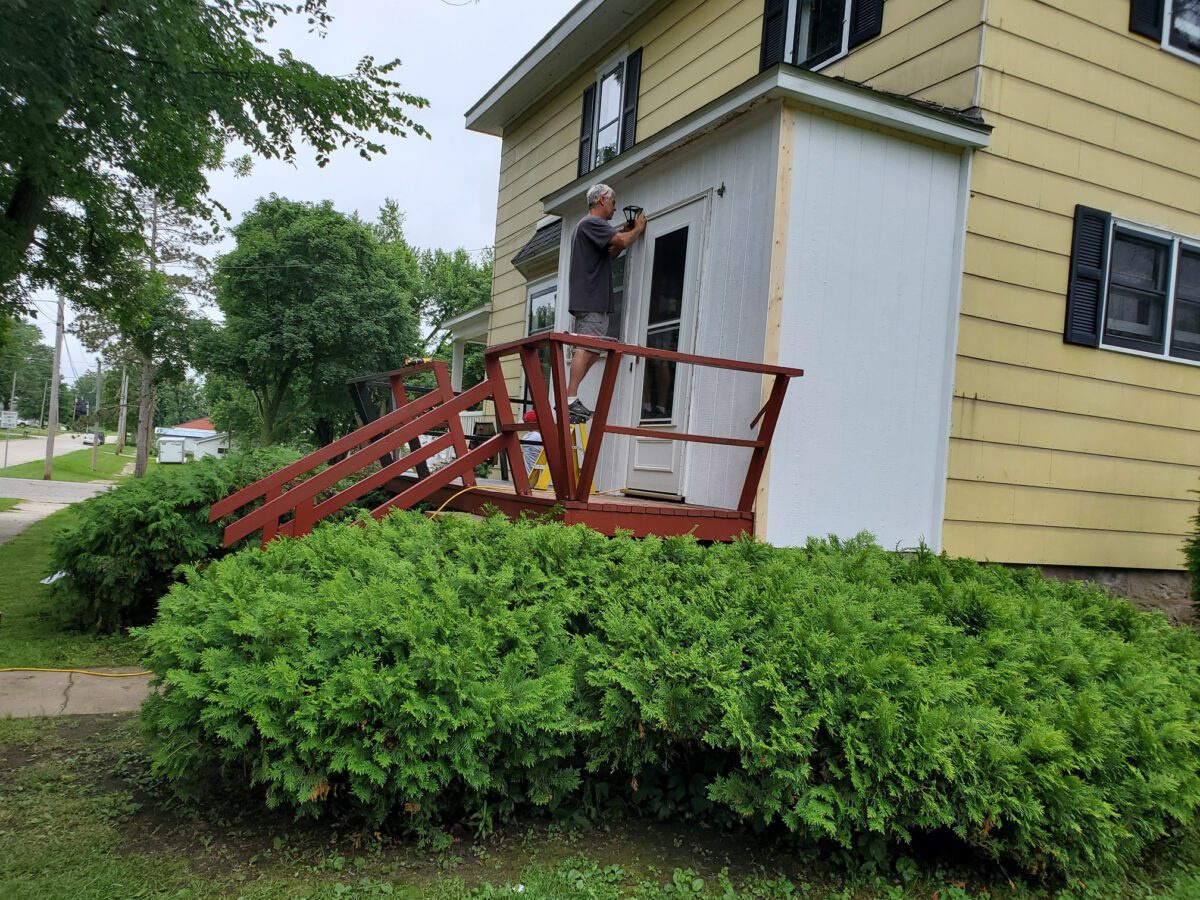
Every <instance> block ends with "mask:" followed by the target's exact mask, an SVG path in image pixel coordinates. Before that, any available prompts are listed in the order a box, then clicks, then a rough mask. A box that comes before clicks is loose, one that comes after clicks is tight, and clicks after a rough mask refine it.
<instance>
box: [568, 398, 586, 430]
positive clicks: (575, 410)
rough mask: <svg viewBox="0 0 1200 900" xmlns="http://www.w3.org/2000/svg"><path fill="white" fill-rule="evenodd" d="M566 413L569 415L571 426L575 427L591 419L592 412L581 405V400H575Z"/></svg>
mask: <svg viewBox="0 0 1200 900" xmlns="http://www.w3.org/2000/svg"><path fill="white" fill-rule="evenodd" d="M567 412H568V413H569V414H570V417H571V424H572V425H576V424H578V423H579V422H586V421H587V420H588V419H590V418H591V417H592V411H591V410H590V409H588V408H587V407H586V406H584V405H583V401H582V400H576V401H575V402H574V403H572V404H571V405H570V406H568V407H567Z"/></svg>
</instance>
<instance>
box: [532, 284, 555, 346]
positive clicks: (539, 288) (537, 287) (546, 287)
mask: <svg viewBox="0 0 1200 900" xmlns="http://www.w3.org/2000/svg"><path fill="white" fill-rule="evenodd" d="M551 290H553V291H555V292H556V296H555V298H554V322H553V323H552V324H551V325H550V327H548V328H539V329H538V330H537V331H530V330H529V319H530V314H531V313H532V312H533V298H534V297H540V296H542V295H543V294H547V293H549V292H550V291H551ZM557 291H558V273H555V274H553V275H547V276H546V277H545V278H539V279H538V280H537V281H531V282H529V284H527V285H526V286H525V336H526V337H529V336H530V335H531V334H542V333H543V332H546V331H554V329H555V328H557V327H558V317H559V302H558V301H559V297H558V296H557Z"/></svg>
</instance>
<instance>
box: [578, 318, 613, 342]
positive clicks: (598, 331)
mask: <svg viewBox="0 0 1200 900" xmlns="http://www.w3.org/2000/svg"><path fill="white" fill-rule="evenodd" d="M573 331H574V333H575V334H586V335H588V336H589V337H598V338H602V337H608V313H603V312H584V313H577V314H576V316H575V328H574V329H573Z"/></svg>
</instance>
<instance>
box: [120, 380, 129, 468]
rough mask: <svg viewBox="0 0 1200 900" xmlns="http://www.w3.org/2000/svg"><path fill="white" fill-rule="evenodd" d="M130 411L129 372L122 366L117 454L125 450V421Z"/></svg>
mask: <svg viewBox="0 0 1200 900" xmlns="http://www.w3.org/2000/svg"><path fill="white" fill-rule="evenodd" d="M128 412H129V372H127V371H126V369H125V367H124V366H121V411H120V413H118V415H117V456H120V455H121V454H122V453H124V452H125V422H126V416H127V414H128Z"/></svg>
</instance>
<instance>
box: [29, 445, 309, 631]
mask: <svg viewBox="0 0 1200 900" xmlns="http://www.w3.org/2000/svg"><path fill="white" fill-rule="evenodd" d="M298 458H299V454H298V453H296V451H294V450H289V449H286V448H281V447H271V448H266V449H261V450H253V451H250V452H245V453H230V454H228V455H226V456H223V457H219V458H218V457H208V458H206V459H202V460H199V461H197V462H190V463H187V464H186V465H176V466H163V465H157V466H155V467H154V468H152V469H151V470H150V471H149V472H148V473H147V475H146V477H145V478H126V479H125V480H124V481H122V482H121V483H120V484H119V485H118V486H117V487H115V488H113V489H112V490H110V491H106V492H105V493H103V494H97V495H96V496H95V497H92V498H91V499H89V500H87V501H85V502H84V503H81V504H78V505H77V506H76V507H75V508H76V509H77V510H79V512H80V516H79V523H78V525H76V526H75V527H74V528H71V529H68V530H66V531H63V532H61V533H60V534H59V535H58V536H57V537H56V538H55V539H54V545H53V548H52V553H53V556H52V558H51V566H52V569H51V571H54V572H65V573H66V575H67V577H66V578H62V579H60V580H58V581H56V582H54V585H53V587H52V590H53V591H54V593H55V594H56V596H57V600H58V602H59V603H60V604H61V607H62V609H63V610H64V611H65V612H66V613H67V615H68V616H69V617H70V618H71V619H72V620H73V621H74V623H75V624H77V625H79V626H81V627H84V628H95V629H99V630H103V631H111V630H115V629H117V628H119V627H121V626H123V625H131V624H132V625H137V624H144V623H146V622H149V621H150V620H151V619H153V618H154V612H155V610H156V609H157V607H158V600H159V598H160V597H162V595H163V594H165V593H166V592H167V588H169V587H170V586H171V585H172V584H173V583H174V582H175V581H176V579H177V578H178V575H177V573H176V569H177V568H178V567H179V566H180V565H183V564H184V563H197V562H200V561H201V560H204V559H208V558H210V557H213V556H215V555H221V554H222V553H223V552H224V551H223V549H222V547H221V532H222V530H223V528H224V526H225V524H226V523H225V522H217V523H209V521H208V509H209V507H210V506H212V504H213V503H215V502H216V501H217V500H220V499H222V498H223V497H226V496H228V495H229V494H231V493H233V492H234V491H236V490H240V489H241V488H243V487H245V486H246V485H248V484H251V483H253V482H255V481H257V480H258V479H259V478H262V477H264V476H266V475H269V474H270V473H272V472H274V471H276V470H277V469H280V468H282V467H283V466H285V465H287V464H288V463H290V462H293V461H294V460H296V459H298Z"/></svg>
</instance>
